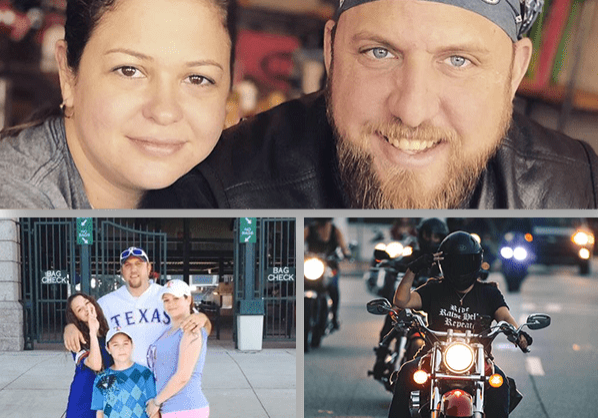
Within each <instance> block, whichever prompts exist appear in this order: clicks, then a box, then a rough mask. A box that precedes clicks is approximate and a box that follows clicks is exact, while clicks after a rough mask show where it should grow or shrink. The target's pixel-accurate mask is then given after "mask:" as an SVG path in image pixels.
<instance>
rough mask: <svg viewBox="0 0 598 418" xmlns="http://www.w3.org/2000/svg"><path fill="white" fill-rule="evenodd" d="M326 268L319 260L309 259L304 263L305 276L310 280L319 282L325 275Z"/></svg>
mask: <svg viewBox="0 0 598 418" xmlns="http://www.w3.org/2000/svg"><path fill="white" fill-rule="evenodd" d="M325 269H326V266H325V265H324V263H323V262H322V261H321V260H318V259H317V258H308V259H307V260H305V263H303V274H304V275H305V278H306V279H308V280H318V279H319V278H320V277H322V274H324V270H325Z"/></svg>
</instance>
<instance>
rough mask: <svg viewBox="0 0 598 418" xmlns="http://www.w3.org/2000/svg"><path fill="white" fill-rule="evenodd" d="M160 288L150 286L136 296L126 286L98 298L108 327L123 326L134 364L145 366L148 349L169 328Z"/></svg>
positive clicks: (154, 285) (168, 319) (158, 286)
mask: <svg viewBox="0 0 598 418" xmlns="http://www.w3.org/2000/svg"><path fill="white" fill-rule="evenodd" d="M161 291H162V286H160V285H158V284H155V283H152V284H150V286H149V288H148V289H147V290H146V291H145V292H143V294H142V295H141V296H139V297H135V296H133V295H131V293H129V290H128V289H127V286H121V287H120V288H118V289H117V290H115V291H114V292H111V293H108V294H107V295H104V296H102V297H101V298H100V299H98V303H99V304H100V307H101V308H102V311H104V316H105V317H106V320H107V321H108V325H109V326H110V328H115V327H123V328H124V327H126V328H127V332H130V333H131V337H133V361H134V362H135V363H138V364H141V365H143V366H147V358H146V355H147V350H148V348H149V346H150V344H152V343H153V342H155V341H156V340H157V339H158V337H160V335H162V333H164V331H166V329H167V328H168V327H169V325H170V317H169V316H168V314H167V313H166V312H165V311H164V304H163V302H162V299H161V298H160V293H161Z"/></svg>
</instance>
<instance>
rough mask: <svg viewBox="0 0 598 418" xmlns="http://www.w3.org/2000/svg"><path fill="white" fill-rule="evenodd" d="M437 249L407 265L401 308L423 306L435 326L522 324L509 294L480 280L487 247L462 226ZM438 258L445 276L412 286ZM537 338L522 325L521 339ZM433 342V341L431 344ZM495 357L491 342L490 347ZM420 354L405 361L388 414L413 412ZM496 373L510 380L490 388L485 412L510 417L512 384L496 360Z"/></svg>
mask: <svg viewBox="0 0 598 418" xmlns="http://www.w3.org/2000/svg"><path fill="white" fill-rule="evenodd" d="M438 251H439V252H438V253H436V254H434V255H433V256H432V255H430V254H424V255H422V256H420V257H419V258H418V259H416V260H414V261H413V262H411V263H410V264H409V265H408V270H407V272H406V273H405V276H404V277H403V280H402V281H401V283H400V284H399V287H398V288H397V291H396V293H395V296H394V300H393V304H394V305H396V306H398V307H400V308H412V309H421V310H424V311H426V312H427V313H428V323H429V328H430V329H432V330H434V331H446V330H447V329H448V328H452V329H454V330H455V331H456V332H464V331H465V330H467V329H470V330H472V331H473V332H479V331H481V330H480V329H477V328H476V324H477V323H478V321H479V320H480V319H481V318H482V317H483V316H487V317H490V318H492V319H494V320H496V321H497V322H499V321H506V322H508V323H510V324H511V325H513V326H514V327H516V328H517V327H518V325H517V322H516V321H515V319H514V318H513V316H512V315H511V313H510V311H509V307H508V306H507V304H506V302H505V299H504V297H503V295H502V293H501V292H500V290H499V289H498V286H497V284H496V283H484V282H481V281H480V280H478V278H479V276H480V269H481V265H482V253H483V251H482V247H481V246H480V244H479V243H478V242H477V241H476V240H475V239H474V238H473V237H472V236H471V235H470V234H469V233H467V232H463V231H457V232H453V233H452V234H450V235H448V236H447V237H446V238H445V239H444V241H442V243H441V244H440V247H439V249H438ZM434 262H438V264H439V266H440V270H441V273H442V275H443V277H441V279H440V280H436V279H431V280H428V282H427V283H426V284H425V285H423V286H420V287H418V288H417V289H415V290H414V291H411V285H412V283H413V280H414V278H415V277H416V275H417V274H419V273H420V272H422V271H425V270H426V269H429V268H430V267H431V266H432V264H433V263H434ZM531 344H532V338H531V337H530V336H529V334H527V333H526V332H523V331H520V333H519V338H518V345H519V346H520V347H521V348H522V349H525V348H527V346H528V345H531ZM426 348H429V347H426ZM485 349H486V352H487V353H488V356H489V358H490V359H492V353H491V349H492V347H491V346H487V347H485ZM418 361H419V358H416V359H414V360H412V361H410V362H408V363H405V364H404V365H403V367H402V368H401V369H400V371H399V376H398V380H397V384H396V386H395V392H394V395H393V399H392V403H391V405H390V409H389V414H388V416H389V418H397V417H400V418H402V417H410V416H411V415H410V412H409V395H410V393H411V391H414V390H418V389H419V388H418V387H417V386H415V383H414V382H413V381H412V379H411V376H412V375H413V372H414V371H415V370H416V368H417V366H418ZM495 371H496V373H499V374H501V375H502V376H503V379H504V382H505V384H503V385H502V386H501V387H499V388H489V389H488V390H487V391H486V400H485V414H486V415H485V416H486V418H498V417H508V415H509V384H508V380H507V378H506V377H505V375H504V373H503V372H502V371H501V370H500V369H499V368H498V366H495Z"/></svg>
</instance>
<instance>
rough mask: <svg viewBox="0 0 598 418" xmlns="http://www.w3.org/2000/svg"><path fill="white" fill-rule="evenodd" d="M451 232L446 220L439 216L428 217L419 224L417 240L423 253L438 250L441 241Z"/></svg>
mask: <svg viewBox="0 0 598 418" xmlns="http://www.w3.org/2000/svg"><path fill="white" fill-rule="evenodd" d="M448 234H449V229H448V226H447V224H446V222H444V221H442V220H440V219H438V218H427V219H422V221H421V222H420V223H419V225H418V226H417V242H418V243H419V249H420V250H421V251H422V252H423V253H428V254H432V253H435V252H436V251H438V246H439V245H440V242H441V241H442V240H444V238H445V237H446V236H447V235H448Z"/></svg>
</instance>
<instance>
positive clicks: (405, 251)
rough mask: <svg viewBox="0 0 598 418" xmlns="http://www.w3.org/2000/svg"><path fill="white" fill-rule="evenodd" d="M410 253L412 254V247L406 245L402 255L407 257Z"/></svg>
mask: <svg viewBox="0 0 598 418" xmlns="http://www.w3.org/2000/svg"><path fill="white" fill-rule="evenodd" d="M411 254H413V247H411V246H409V245H408V246H406V247H405V248H403V257H409V256H410V255H411Z"/></svg>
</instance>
